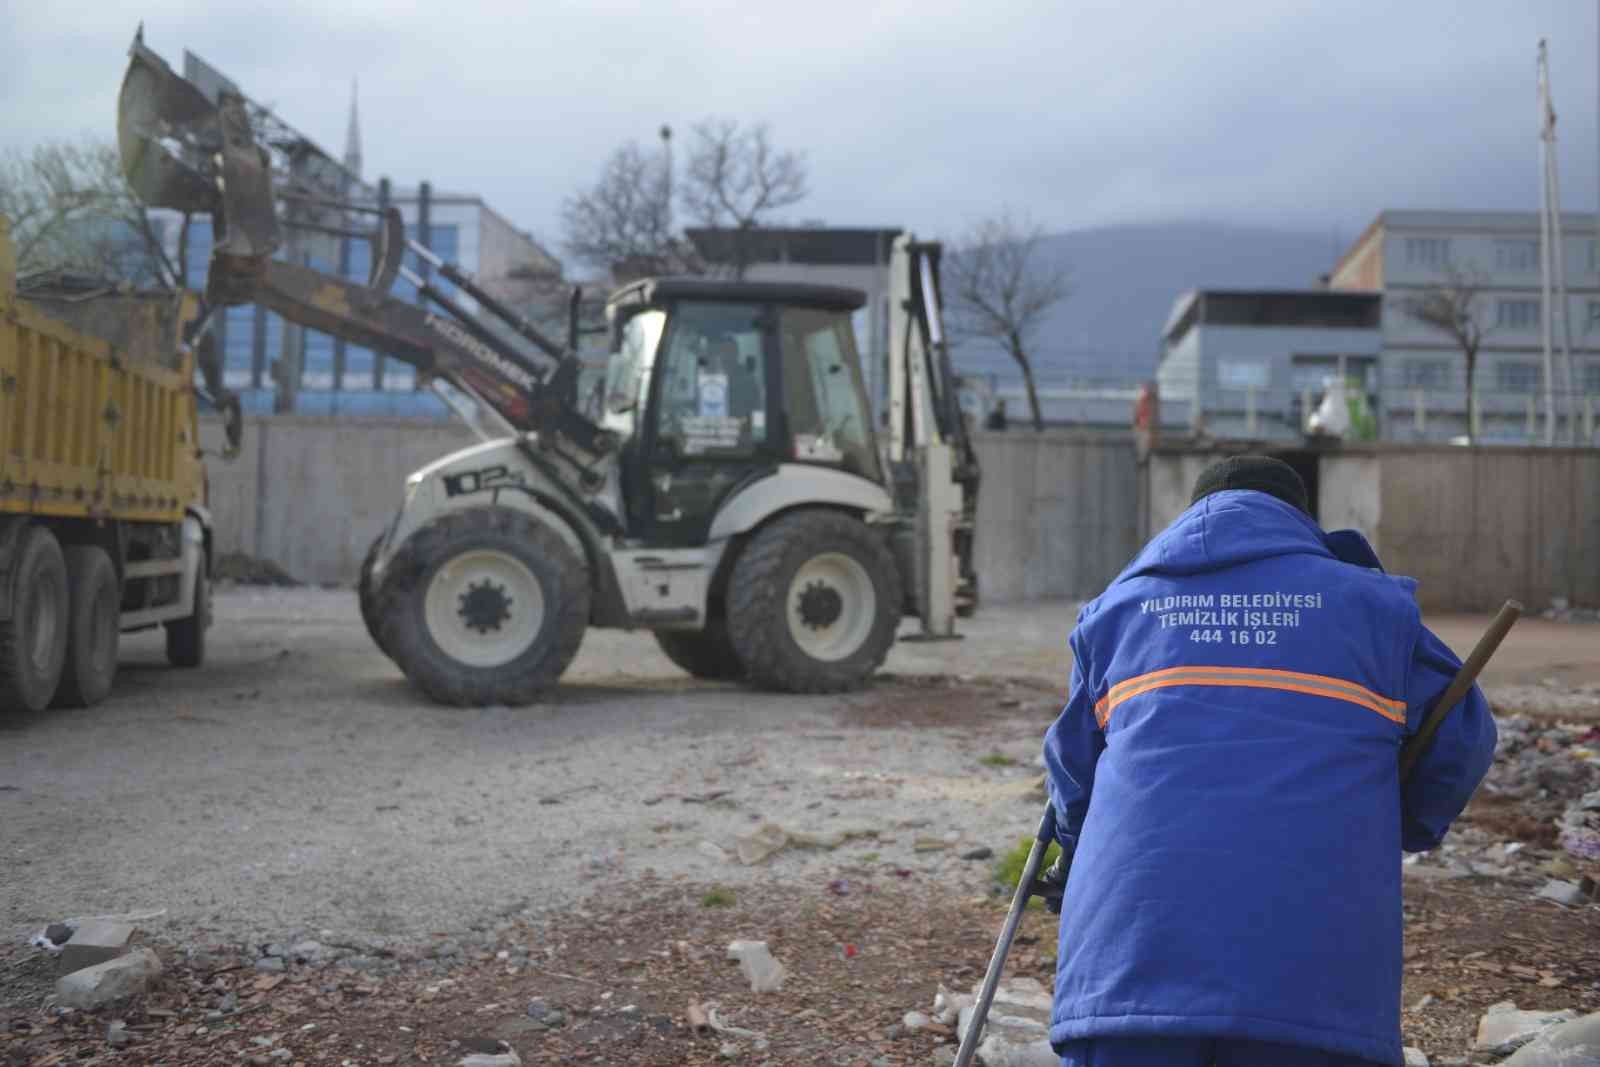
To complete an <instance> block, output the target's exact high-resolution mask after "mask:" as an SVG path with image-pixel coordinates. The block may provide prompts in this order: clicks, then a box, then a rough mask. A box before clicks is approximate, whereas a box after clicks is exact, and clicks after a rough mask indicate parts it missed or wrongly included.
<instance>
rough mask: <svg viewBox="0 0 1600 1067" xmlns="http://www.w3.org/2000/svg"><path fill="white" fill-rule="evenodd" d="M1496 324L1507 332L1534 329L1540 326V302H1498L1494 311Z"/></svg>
mask: <svg viewBox="0 0 1600 1067" xmlns="http://www.w3.org/2000/svg"><path fill="white" fill-rule="evenodd" d="M1494 324H1495V325H1496V326H1499V327H1500V328H1502V329H1506V330H1530V329H1532V328H1533V327H1535V326H1537V325H1538V324H1539V301H1537V300H1500V301H1496V303H1495V310H1494Z"/></svg>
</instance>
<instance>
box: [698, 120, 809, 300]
mask: <svg viewBox="0 0 1600 1067" xmlns="http://www.w3.org/2000/svg"><path fill="white" fill-rule="evenodd" d="M694 134H695V144H694V147H693V150H692V151H691V153H690V156H689V167H688V171H687V173H686V175H685V180H684V189H683V205H684V207H685V208H686V209H688V211H689V213H690V214H691V215H693V216H694V217H695V218H696V219H698V220H699V221H700V222H701V223H702V224H704V225H706V226H715V227H719V228H724V229H728V230H731V231H732V235H731V237H732V240H731V248H730V253H731V254H730V258H731V260H732V263H731V264H730V266H731V267H732V268H733V274H734V277H736V278H743V277H744V274H745V270H746V269H747V268H748V267H749V265H750V258H751V256H752V255H753V253H754V241H753V239H752V238H753V235H754V233H755V231H756V230H758V229H759V228H760V227H761V225H762V223H763V222H764V221H765V220H767V219H768V218H770V216H771V214H772V213H773V212H774V211H781V210H782V209H784V208H786V207H790V206H792V205H794V204H798V203H799V202H800V201H801V200H804V199H805V198H806V194H807V193H808V192H809V190H808V189H807V188H806V164H805V159H804V158H803V157H801V156H800V155H799V154H797V153H795V152H784V151H779V150H778V149H777V148H775V147H774V146H773V144H772V135H771V132H770V131H769V130H768V128H767V127H766V126H765V125H761V124H756V125H751V126H740V125H739V123H737V122H735V121H733V120H731V119H707V120H705V121H704V122H701V123H700V124H699V125H697V126H696V127H695V128H694Z"/></svg>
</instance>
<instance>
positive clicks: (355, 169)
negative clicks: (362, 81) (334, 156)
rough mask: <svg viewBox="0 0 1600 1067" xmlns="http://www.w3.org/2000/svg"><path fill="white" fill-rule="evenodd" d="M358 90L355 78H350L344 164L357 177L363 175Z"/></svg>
mask: <svg viewBox="0 0 1600 1067" xmlns="http://www.w3.org/2000/svg"><path fill="white" fill-rule="evenodd" d="M356 90H357V85H356V81H355V79H354V78H352V79H351V80H350V128H349V129H348V130H346V131H345V135H344V166H345V169H346V170H348V171H349V172H350V173H351V174H354V175H355V176H356V177H357V178H359V177H361V117H360V116H359V115H358V114H357V113H356Z"/></svg>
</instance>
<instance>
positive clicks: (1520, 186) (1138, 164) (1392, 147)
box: [0, 0, 1597, 244]
mask: <svg viewBox="0 0 1600 1067" xmlns="http://www.w3.org/2000/svg"><path fill="white" fill-rule="evenodd" d="M62 10H63V6H62V5H54V4H44V3H23V2H15V0H0V103H3V106H0V148H4V147H10V146H13V145H21V146H27V145H29V144H31V143H33V142H35V141H37V140H39V139H42V138H48V137H53V136H61V135H76V134H80V133H93V134H98V135H102V136H106V137H111V136H112V135H114V132H115V101H116V92H117V87H118V85H119V82H120V80H121V76H122V71H123V68H124V65H125V51H126V47H127V44H128V41H129V40H130V39H131V38H132V36H133V32H134V29H135V27H136V26H137V25H138V23H139V21H140V20H141V19H142V20H143V21H144V23H145V41H146V43H147V44H148V45H150V46H151V47H152V48H153V49H155V50H156V52H158V53H159V54H161V55H162V56H164V57H165V58H166V59H167V60H168V62H170V63H171V64H172V65H173V66H174V67H178V68H180V69H181V62H182V55H183V50H184V49H185V48H188V49H191V50H193V51H194V52H196V53H198V54H199V55H200V56H202V57H204V58H205V59H207V60H208V61H209V62H211V63H212V64H213V65H215V66H217V67H218V68H219V69H221V70H222V71H223V72H225V73H227V74H229V75H230V76H232V77H233V78H234V79H235V80H237V81H238V82H239V83H240V85H241V86H242V87H243V88H244V90H245V91H246V92H247V93H249V94H251V95H252V96H255V97H256V98H257V99H259V100H262V101H265V102H268V103H270V104H272V105H273V106H274V108H275V110H277V111H278V113H279V114H280V115H281V116H282V117H283V118H284V119H286V120H287V121H289V122H290V123H291V124H293V125H295V126H297V127H299V128H300V129H301V130H303V131H304V132H306V133H308V134H310V135H311V136H312V137H313V138H315V139H317V140H318V141H320V142H321V143H322V144H323V146H324V147H326V148H329V149H331V150H332V151H333V152H334V153H335V154H336V155H337V154H338V153H339V151H340V150H341V149H342V146H343V142H344V129H345V120H346V114H347V110H348V107H349V96H350V84H351V79H352V78H359V79H360V85H361V124H362V131H363V139H364V147H365V160H366V167H365V172H366V176H367V177H368V178H376V177H377V176H378V175H380V174H381V175H388V176H390V177H392V178H394V179H395V180H396V181H398V182H401V183H404V184H412V183H414V182H416V181H418V180H420V179H423V178H428V179H431V180H432V181H433V182H434V184H435V186H437V187H440V188H450V189H455V190H465V191H472V192H478V193H480V194H482V195H483V196H484V197H486V198H487V199H488V200H489V202H490V203H491V204H493V205H494V206H495V207H496V208H498V209H499V210H500V211H501V212H502V213H503V214H505V215H507V216H508V217H510V218H511V219H512V220H513V221H514V222H515V223H516V224H518V225H519V226H521V227H524V228H526V229H529V230H532V231H533V232H534V233H535V234H536V235H537V236H539V237H540V238H541V239H544V240H546V241H547V242H550V243H552V244H558V243H559V237H560V230H559V218H560V205H561V202H562V200H563V199H564V198H566V197H567V196H569V195H571V193H572V192H573V191H574V190H575V189H577V188H579V187H580V186H582V185H584V184H586V183H589V182H592V181H593V180H594V178H595V177H596V175H597V174H598V172H599V169H600V166H601V163H602V161H603V160H604V158H605V156H606V155H607V154H608V153H609V152H610V151H611V150H612V149H613V148H614V147H615V146H617V145H618V144H619V143H621V142H623V141H625V140H627V139H629V138H638V139H641V140H650V139H653V138H654V137H655V131H656V130H657V128H658V127H659V126H660V125H661V124H662V123H663V122H667V123H670V124H672V126H673V127H674V128H675V129H677V130H679V131H680V137H679V142H680V144H681V143H683V142H684V141H686V140H687V134H688V127H689V126H690V125H692V123H693V122H694V121H695V120H697V119H698V118H701V117H703V116H706V115H721V116H727V117H731V118H738V119H741V120H759V121H765V122H768V123H770V124H771V126H772V129H773V132H774V134H775V135H776V139H777V140H778V141H779V142H780V143H781V144H782V145H783V146H785V147H792V148H795V149H798V150H801V151H803V152H804V154H805V156H806V159H807V161H808V163H809V166H810V174H811V186H812V190H813V191H812V195H811V197H810V198H809V199H808V200H807V201H806V202H805V203H803V204H801V205H800V206H799V207H797V208H795V209H792V213H791V215H790V220H791V221H800V220H801V219H821V220H825V221H826V222H828V223H830V224H836V225H910V226H913V227H916V228H918V229H919V230H920V231H922V232H923V233H925V234H927V235H929V236H942V237H949V236H951V235H952V234H953V233H954V232H955V231H958V230H959V229H961V228H962V227H963V226H965V225H967V224H970V223H971V222H972V221H974V220H975V219H977V218H979V217H981V216H982V215H984V214H985V213H988V212H992V211H994V210H996V209H997V208H1000V207H1003V206H1010V207H1013V208H1016V209H1020V210H1022V211H1025V212H1028V213H1031V214H1032V215H1033V216H1034V217H1036V218H1037V219H1039V220H1040V221H1041V222H1043V223H1045V224H1046V225H1047V226H1049V227H1050V228H1052V229H1069V228H1077V227H1084V226H1093V225H1100V224H1105V223H1112V222H1126V221H1138V220H1161V219H1172V218H1202V219H1210V220H1222V221H1233V222H1240V223H1252V224H1264V225H1273V226H1284V227H1296V228H1306V229H1314V230H1316V231H1318V232H1327V233H1329V234H1330V235H1331V234H1334V233H1337V234H1338V235H1339V236H1340V237H1341V238H1343V239H1346V240H1348V239H1350V238H1352V237H1354V236H1355V234H1356V233H1357V232H1358V231H1359V229H1360V228H1361V227H1362V226H1363V225H1365V224H1366V222H1368V221H1369V220H1370V219H1371V217H1372V216H1373V215H1374V214H1376V213H1377V212H1378V211H1380V210H1382V209H1383V208H1386V207H1394V208H1398V207H1415V208H1421V207H1446V208H1480V207H1481V208H1500V209H1526V210H1532V209H1534V208H1536V207H1537V205H1538V189H1539V171H1538V158H1539V157H1538V112H1537V109H1536V105H1535V74H1534V61H1535V50H1536V47H1537V43H1538V40H1539V38H1540V37H1541V36H1544V37H1547V38H1549V40H1550V48H1551V66H1552V77H1553V82H1554V86H1555V97H1556V109H1557V111H1558V113H1559V114H1560V116H1561V120H1562V121H1561V126H1560V134H1561V142H1560V153H1561V178H1562V191H1563V202H1564V205H1565V206H1566V207H1567V208H1568V209H1569V210H1584V211H1588V210H1592V209H1593V207H1594V204H1595V200H1596V196H1597V191H1596V179H1595V175H1596V159H1595V155H1596V153H1595V145H1596V133H1595V130H1596V55H1597V41H1596V4H1595V2H1593V0H1504V2H1489V0H1405V2H1395V0H1317V2H1314V3H1312V2H1292V0H1212V2H1210V3H1204V4H1201V3H1193V2H1178V0H1120V2H1111V0H1058V2H1055V3H1030V2H1018V0H1010V2H1007V0H1000V2H995V0H990V2H988V3H979V2H977V0H970V2H967V3H946V2H942V0H892V2H881V3H879V2H873V0H853V2H849V0H804V2H799V3H774V2H767V0H742V2H737V3H735V2H700V3H696V4H693V5H688V4H683V5H675V4H672V3H670V2H660V0H656V2H649V3H646V2H639V3H622V2H615V0H576V2H561V0H539V2H538V3H525V2H517V3H510V2H506V3H491V2H488V0H448V2H442V3H441V2H438V0H434V2H429V3H412V2H380V0H344V2H342V3H332V4H329V3H326V2H325V0H311V2H306V0H276V2H274V3H272V4H270V5H269V4H264V3H263V4H232V3H225V2H210V3H206V2H201V0H189V2H184V0H143V2H140V3H123V2H121V0H101V2H98V3H90V4H73V5H67V6H66V7H65V10H67V11H70V12H71V13H70V14H62V13H61V12H62Z"/></svg>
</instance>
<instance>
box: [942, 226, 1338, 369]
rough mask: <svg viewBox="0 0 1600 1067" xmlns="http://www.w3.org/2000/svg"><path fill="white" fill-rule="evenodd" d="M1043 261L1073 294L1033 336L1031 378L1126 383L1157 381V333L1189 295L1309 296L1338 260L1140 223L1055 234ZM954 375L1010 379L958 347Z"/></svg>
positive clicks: (1315, 241) (991, 352)
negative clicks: (1275, 292)
mask: <svg viewBox="0 0 1600 1067" xmlns="http://www.w3.org/2000/svg"><path fill="white" fill-rule="evenodd" d="M1045 251H1046V253H1047V254H1048V255H1050V256H1052V257H1058V258H1059V259H1061V260H1064V261H1065V262H1066V263H1067V264H1068V266H1069V267H1070V268H1071V270H1072V283H1073V293H1072V296H1071V297H1069V298H1068V299H1067V300H1066V302H1064V303H1063V304H1061V305H1060V306H1059V307H1058V308H1057V309H1056V311H1055V313H1054V314H1053V316H1052V317H1051V321H1050V322H1049V323H1048V324H1047V325H1046V326H1045V327H1044V328H1043V329H1042V330H1041V331H1040V339H1041V340H1040V342H1039V343H1038V345H1037V347H1038V351H1037V353H1036V355H1035V364H1034V366H1035V375H1036V376H1037V377H1038V378H1039V380H1040V384H1041V385H1045V384H1047V383H1048V382H1050V381H1059V380H1061V379H1065V378H1079V379H1097V380H1117V381H1130V380H1134V379H1140V378H1147V377H1149V376H1151V375H1152V374H1153V373H1154V371H1155V366H1156V362H1157V359H1158V358H1159V353H1160V343H1161V327H1162V325H1163V324H1164V323H1165V322H1166V320H1167V315H1168V314H1169V313H1170V312H1171V310H1172V304H1173V301H1174V300H1176V299H1177V297H1178V294H1180V293H1182V292H1183V291H1185V290H1187V289H1226V288H1252V287H1254V288H1276V289H1302V288H1310V287H1312V286H1314V285H1315V284H1316V282H1317V276H1318V275H1320V274H1325V273H1327V272H1328V271H1329V270H1331V269H1332V267H1333V263H1334V259H1335V257H1336V255H1337V253H1338V251H1339V250H1337V249H1336V248H1335V246H1334V240H1333V237H1332V236H1331V235H1330V234H1328V233H1312V232H1298V231H1292V230H1268V229H1259V228H1254V227H1249V226H1231V225H1227V224H1224V223H1209V222H1166V223H1138V224H1130V225H1124V226H1104V227H1098V228H1095V229H1088V230H1074V231H1071V232H1068V233H1062V234H1056V235H1053V236H1051V237H1048V238H1046V240H1045ZM954 355H955V363H956V367H957V369H958V370H961V371H965V372H971V373H979V374H996V375H998V376H999V377H1000V379H1001V381H1003V382H1004V381H1010V380H1015V379H1017V377H1018V375H1017V373H1016V370H1015V366H1016V365H1015V364H1014V363H1013V362H1012V361H1011V359H1010V358H1009V357H1008V356H1007V355H1005V353H1004V352H1001V351H999V350H997V349H993V348H989V347H987V346H976V345H971V344H968V345H964V346H962V347H960V348H958V349H957V350H956V352H955V354H954Z"/></svg>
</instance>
